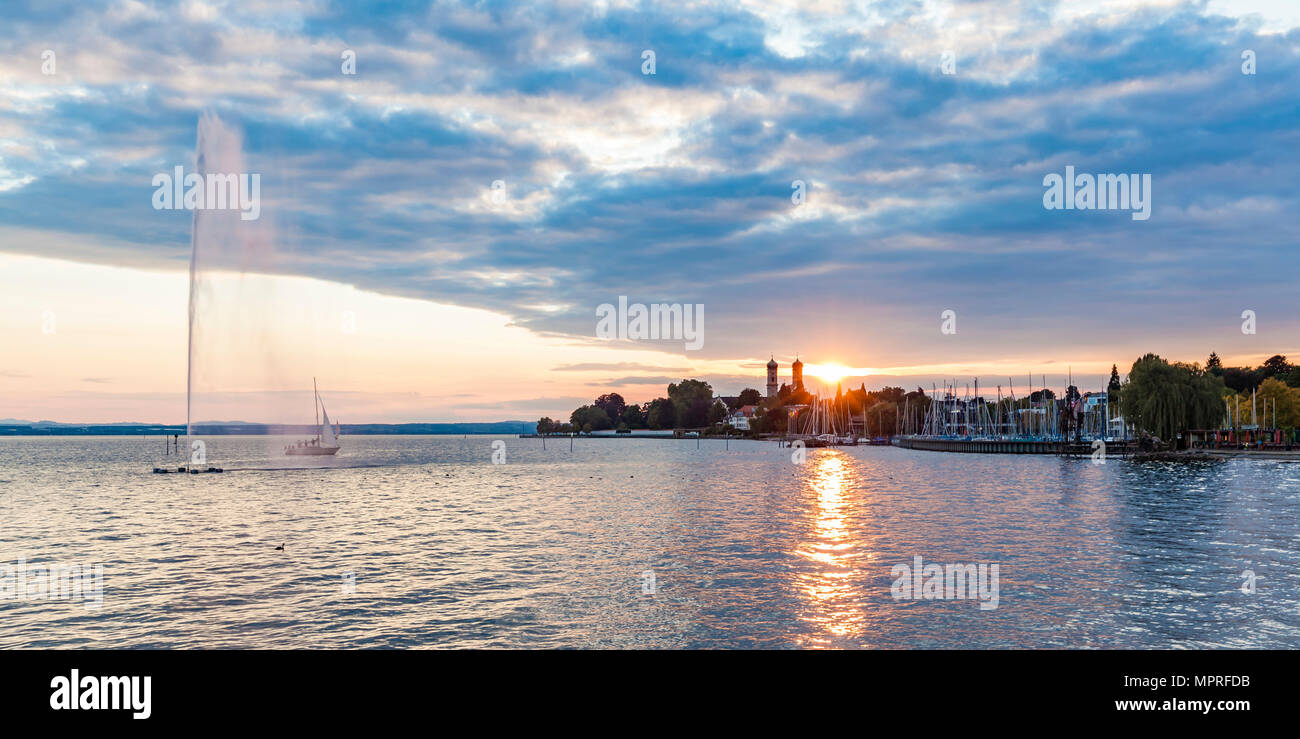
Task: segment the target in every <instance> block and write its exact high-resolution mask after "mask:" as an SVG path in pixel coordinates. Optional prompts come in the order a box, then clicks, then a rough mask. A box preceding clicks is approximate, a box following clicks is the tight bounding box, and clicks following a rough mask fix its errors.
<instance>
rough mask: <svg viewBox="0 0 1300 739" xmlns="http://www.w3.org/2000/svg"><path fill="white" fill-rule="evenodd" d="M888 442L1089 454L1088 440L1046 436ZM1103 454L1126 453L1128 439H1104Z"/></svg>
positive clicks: (942, 448)
mask: <svg viewBox="0 0 1300 739" xmlns="http://www.w3.org/2000/svg"><path fill="white" fill-rule="evenodd" d="M892 443H893V445H894V446H896V447H902V448H903V449H920V450H924V451H930V452H965V453H968V454H1056V455H1066V456H1091V455H1092V453H1093V449H1092V442H1090V441H1085V442H1073V441H1061V440H1048V439H944V438H937V437H932V436H895V437H894V438H893V440H892ZM1105 444H1106V447H1105V448H1106V455H1107V456H1127V455H1128V454H1130V453H1131V451H1132V449H1131V448H1130V443H1129V442H1128V441H1124V440H1116V441H1107V442H1105Z"/></svg>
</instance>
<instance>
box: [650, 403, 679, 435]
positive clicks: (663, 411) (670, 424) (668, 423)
mask: <svg viewBox="0 0 1300 739" xmlns="http://www.w3.org/2000/svg"><path fill="white" fill-rule="evenodd" d="M646 423H647V425H649V427H650V428H652V429H671V428H676V426H677V412H676V409H675V408H674V407H673V402H672V401H671V400H669V399H667V398H655V399H654V400H652V401H650V410H649V411H648V412H647V413H646Z"/></svg>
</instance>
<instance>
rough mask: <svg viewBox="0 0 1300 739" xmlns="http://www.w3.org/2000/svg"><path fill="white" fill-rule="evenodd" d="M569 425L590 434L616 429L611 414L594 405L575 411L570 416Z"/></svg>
mask: <svg viewBox="0 0 1300 739" xmlns="http://www.w3.org/2000/svg"><path fill="white" fill-rule="evenodd" d="M569 423H571V424H573V425H574V427H575V428H580V429H582V430H583V431H586V432H588V433H590V432H591V431H602V430H604V429H612V428H614V422H613V421H611V420H610V419H609V414H607V413H605V411H604V410H603V409H601V408H597V407H596V406H594V405H584V406H582V407H580V408H578V409H577V410H575V411H574V412H573V414H572V415H570V416H569Z"/></svg>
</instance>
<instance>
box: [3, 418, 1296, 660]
mask: <svg viewBox="0 0 1300 739" xmlns="http://www.w3.org/2000/svg"><path fill="white" fill-rule="evenodd" d="M284 441H285V440H283V439H269V438H265V437H216V438H213V439H210V440H209V441H208V449H207V453H208V456H209V461H210V462H211V463H213V464H218V465H221V466H223V467H225V468H226V469H227V472H225V473H224V474H220V475H154V474H150V473H149V469H151V468H152V467H153V466H154V464H155V463H157V462H158V461H159V460H160V459H161V454H160V453H161V450H162V444H163V442H162V441H161V440H160V439H157V438H153V439H148V440H145V439H140V438H121V437H115V438H2V439H0V516H3V527H2V528H0V563H8V564H10V565H13V564H15V563H16V562H17V560H18V559H19V558H22V559H24V560H25V561H26V562H28V563H29V564H30V563H35V564H39V565H48V564H85V565H89V564H94V563H102V564H103V566H104V586H103V587H104V590H103V605H102V607H101V608H99V609H98V610H93V609H87V608H86V607H85V604H83V603H79V602H73V601H71V600H32V599H19V598H16V597H15V596H14V593H13V590H12V589H8V590H6V594H7V596H8V597H5V598H3V599H0V647H95V648H110V647H151V648H162V647H179V648H194V647H198V648H228V647H255V648H338V647H346V648H356V647H595V648H601V647H638V648H639V647H649V648H664V647H668V648H678V647H770V648H795V647H886V648H911V647H930V648H933V647H942V648H948V647H958V648H972V647H973V648H980V647H993V648H999V647H1083V648H1114V647H1297V646H1300V464H1289V463H1284V462H1268V461H1238V460H1234V461H1226V462H1219V463H1186V464H1135V463H1131V462H1126V461H1123V460H1116V459H1111V460H1109V461H1108V463H1107V464H1105V465H1093V464H1091V463H1090V461H1089V460H1087V459H1084V460H1067V459H1058V458H1055V457H1029V456H997V455H988V456H986V455H973V454H971V455H968V454H945V453H937V452H923V451H909V450H902V449H894V448H891V447H852V448H842V449H833V450H808V453H807V462H806V463H805V464H802V465H800V464H795V463H793V462H792V461H791V452H790V450H788V449H782V448H780V447H779V446H778V445H776V444H774V443H764V442H736V441H732V442H731V443H730V449H724V448H723V442H721V441H712V440H705V441H703V442H701V443H700V444H699V448H697V443H696V441H694V440H689V441H663V440H612V439H592V440H584V439H579V440H577V442H576V443H575V444H574V448H573V450H572V451H570V449H569V441H568V440H567V439H565V440H548V441H547V448H546V450H543V449H542V446H541V442H540V440H538V439H515V438H509V437H506V438H503V441H504V442H505V444H506V464H503V465H494V464H492V463H491V456H492V451H493V450H492V446H491V444H492V441H493V437H483V436H476V437H469V438H459V437H408V436H374V437H348V438H345V440H344V443H345V445H346V446H345V448H344V451H343V452H342V453H341V454H340V456H339V457H338V458H328V459H324V460H312V459H307V460H305V461H304V459H303V458H294V459H293V460H286V459H285V458H283V457H280V458H279V459H276V460H274V464H268V463H267V462H266V459H267V456H266V454H267V450H268V449H271V450H274V449H277V448H278V447H279V445H281V444H282V443H284ZM172 464H175V462H174V461H173V462H172ZM285 465H300V466H308V467H311V468H310V469H266V468H267V467H271V466H285ZM238 468H242V469H238ZM249 468H260V469H249ZM282 543H283V544H284V547H285V548H284V551H275V549H274V548H275V547H276V546H278V545H280V544H282ZM916 556H920V557H922V558H923V559H924V561H925V562H927V563H972V564H974V563H996V564H998V565H999V571H1000V577H999V602H998V607H997V608H996V609H992V610H981V609H980V608H979V605H978V604H979V601H977V600H969V599H967V600H924V599H922V600H895V599H894V598H893V596H892V595H891V584H892V583H893V582H894V579H895V578H894V577H892V576H891V572H890V570H891V567H893V566H894V565H896V564H909V565H910V564H911V563H912V561H913V557H916ZM1245 570H1252V571H1253V572H1254V573H1255V574H1256V576H1257V578H1258V579H1257V580H1256V588H1257V591H1256V592H1255V593H1254V594H1245V593H1243V592H1242V585H1243V583H1244V582H1245V580H1244V578H1243V575H1242V573H1243V571H1245ZM646 571H650V572H652V573H653V575H654V589H655V592H654V593H653V594H646V593H643V592H642V591H643V585H644V584H646V583H647V582H648V580H647V578H646V576H645V574H644V573H646ZM346 573H354V578H353V579H351V582H353V583H354V592H352V593H348V592H345V591H346V590H347V587H346V586H347V584H348V582H349V579H348V578H345V574H346Z"/></svg>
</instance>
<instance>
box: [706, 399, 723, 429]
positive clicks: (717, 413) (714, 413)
mask: <svg viewBox="0 0 1300 739" xmlns="http://www.w3.org/2000/svg"><path fill="white" fill-rule="evenodd" d="M726 417H727V406H726V405H725V404H724V403H723V402H722V401H721V400H715V401H713V405H711V406H709V425H710V426H712V425H713V424H715V423H721V422H722V421H723V419H725V418H726Z"/></svg>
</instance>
